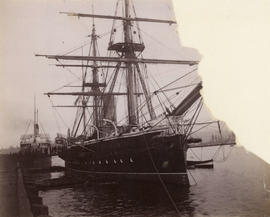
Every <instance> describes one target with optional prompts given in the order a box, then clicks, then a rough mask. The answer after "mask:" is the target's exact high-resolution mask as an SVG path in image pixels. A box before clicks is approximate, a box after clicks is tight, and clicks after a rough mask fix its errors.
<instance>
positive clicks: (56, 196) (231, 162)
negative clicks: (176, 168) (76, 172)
mask: <svg viewBox="0 0 270 217" xmlns="http://www.w3.org/2000/svg"><path fill="white" fill-rule="evenodd" d="M215 150H216V149H212V153H211V150H208V151H207V153H206V154H205V153H204V156H205V155H207V154H208V155H211V154H213V153H214V151H215ZM228 150H229V149H228ZM228 150H226V151H225V152H226V153H225V156H226V155H228V153H229V152H228ZM194 153H195V154H196V155H197V156H199V155H200V153H199V149H198V150H197V153H196V152H194ZM189 154H190V156H189V157H190V158H191V157H192V156H191V155H192V154H191V153H189ZM194 156H195V155H194V154H193V157H194ZM220 158H223V157H222V152H221V156H220ZM214 166H215V167H214V169H195V170H190V174H191V175H192V177H193V178H194V179H195V180H196V182H197V184H196V185H192V186H191V187H189V188H177V189H175V188H169V189H168V190H169V192H170V194H171V196H172V198H173V200H174V201H175V203H176V206H177V207H178V210H179V212H180V214H181V216H194V217H197V216H198V217H199V216H243V217H248V216H250V217H254V216H270V193H267V190H266V189H265V188H268V189H270V165H269V164H266V163H265V162H263V161H262V160H260V159H259V158H257V157H256V156H254V155H253V154H247V153H246V152H245V151H244V149H243V148H233V150H232V152H231V154H230V155H229V158H228V159H227V160H226V161H225V162H219V161H218V162H215V164H214ZM192 177H191V176H190V179H191V183H193V184H194V183H195V182H194V181H193V179H192ZM40 196H42V197H43V201H44V204H46V205H47V206H48V207H49V214H50V215H51V216H54V217H67V216H68V217H75V216H76V217H82V216H89V217H90V216H91V217H98V216H123V217H141V216H158V217H163V216H164V217H167V216H168V217H171V216H178V215H177V212H176V211H175V209H174V207H173V206H172V204H171V202H170V201H169V199H168V196H167V194H166V193H165V191H164V189H163V188H162V187H161V185H142V184H137V185H134V184H133V185H131V184H129V185H128V184H126V185H121V186H120V185H117V184H115V183H99V184H94V185H92V186H81V187H74V188H66V189H58V190H49V191H46V192H41V193H40Z"/></svg>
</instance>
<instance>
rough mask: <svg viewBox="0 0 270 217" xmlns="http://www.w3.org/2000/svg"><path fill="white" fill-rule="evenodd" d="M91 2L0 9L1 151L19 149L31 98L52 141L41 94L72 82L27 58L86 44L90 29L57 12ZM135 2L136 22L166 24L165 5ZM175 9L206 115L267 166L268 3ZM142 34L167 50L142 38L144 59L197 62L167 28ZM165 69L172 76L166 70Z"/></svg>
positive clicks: (194, 0)
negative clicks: (148, 20) (195, 66)
mask: <svg viewBox="0 0 270 217" xmlns="http://www.w3.org/2000/svg"><path fill="white" fill-rule="evenodd" d="M135 1H136V0H135ZM91 2H92V1H90V0H89V1H85V0H76V1H75V0H55V1H49V0H35V1H34V0H2V1H1V2H0V10H1V11H0V12H1V15H0V16H1V26H0V30H1V37H0V46H1V53H0V55H1V57H0V58H1V59H0V64H1V68H0V72H1V73H0V76H1V77H0V85H1V91H2V94H1V97H0V100H1V107H0V112H1V113H0V120H1V124H0V139H1V140H0V144H1V146H8V145H14V144H18V143H19V137H20V135H21V134H24V133H25V130H26V126H27V122H28V121H29V120H30V119H32V116H33V114H32V113H33V98H34V94H36V96H37V103H38V105H39V114H40V119H41V121H42V125H43V127H44V128H45V131H47V132H48V133H50V134H51V136H52V137H53V136H54V135H53V134H55V132H56V131H57V130H58V126H56V125H57V123H56V121H55V113H53V111H52V109H51V105H50V102H49V100H48V99H47V97H45V96H43V93H44V92H48V91H51V90H54V89H56V88H58V87H59V86H61V85H63V84H65V83H67V82H69V81H71V80H74V77H72V75H71V74H70V73H68V72H67V71H65V70H63V69H59V68H55V67H54V66H50V64H52V63H54V62H53V61H49V60H46V59H42V58H37V57H34V54H35V53H42V54H61V53H63V52H65V51H67V50H69V49H70V48H73V47H76V46H78V45H80V44H82V43H83V42H84V41H87V40H88V39H89V38H87V37H86V36H87V35H88V34H89V31H90V28H89V27H90V26H91V25H90V24H91V23H90V21H89V20H85V19H82V18H81V19H80V20H78V19H76V18H74V17H67V16H66V15H60V14H59V13H58V12H59V11H74V12H83V13H89V12H90V11H91ZM97 2H99V3H98V4H97ZM137 2H138V4H136V8H137V15H138V16H141V17H154V18H159V19H172V18H173V13H172V7H171V6H170V4H169V2H168V0H155V1H154V0H150V1H137ZM94 3H95V12H96V13H97V14H113V7H112V5H113V6H114V1H112V0H98V1H97V0H95V1H94ZM153 4H154V5H153ZM154 6H155V7H154ZM175 6H176V8H177V9H176V10H177V19H178V23H179V33H180V43H181V45H182V46H186V47H192V48H195V49H197V50H198V51H199V53H200V54H202V62H201V64H200V65H199V73H200V75H201V76H202V78H203V82H204V83H203V84H204V86H206V88H204V91H203V93H204V94H205V95H206V99H205V101H206V103H207V105H208V107H210V108H211V111H212V112H213V114H214V115H215V116H216V117H218V118H219V119H222V120H225V121H226V122H227V123H228V124H229V126H230V127H231V128H232V129H233V130H234V131H235V133H236V135H237V137H238V138H239V141H240V143H241V145H244V146H245V147H247V148H248V149H250V150H253V151H254V152H255V153H256V154H260V152H261V155H260V156H261V157H263V158H264V159H265V160H267V161H268V162H270V153H269V152H268V153H267V152H266V151H261V150H265V148H264V147H265V146H267V145H268V146H270V138H269V137H270V134H269V133H268V131H267V130H268V129H269V127H268V123H269V122H270V120H269V115H268V113H267V112H268V111H269V110H270V109H269V104H267V103H266V99H267V98H269V95H270V93H269V87H268V84H267V83H268V81H269V76H268V77H267V74H269V70H270V68H269V63H268V62H267V59H266V58H267V57H266V56H267V55H266V54H265V53H264V52H266V51H267V50H269V43H270V42H269V38H270V37H269V30H268V29H269V22H270V21H269V20H270V19H269V15H268V12H267V11H269V2H267V1H260V0H259V1H254V2H253V1H242V0H239V1H237V2H235V1H228V0H227V1H225V0H215V1H214V0H204V1H199V0H189V1H182V0H177V1H175ZM153 8H155V9H154V10H153ZM110 25H111V23H110V24H107V23H106V22H105V21H101V24H100V27H99V26H97V32H98V33H100V34H102V33H106V32H107V31H108V28H109V27H110ZM155 25H157V24H155ZM101 27H102V28H101ZM141 27H142V26H141ZM143 27H144V29H146V30H145V31H146V32H147V33H148V34H149V35H153V36H154V38H155V39H158V40H159V42H162V43H164V44H165V45H166V47H167V48H165V46H163V45H162V43H159V42H151V41H152V39H151V36H149V35H143V36H144V41H145V43H149V44H150V45H153V46H150V48H149V49H148V50H147V51H146V54H145V56H147V55H148V57H150V58H151V57H157V58H169V57H170V58H175V59H179V57H180V58H185V57H191V56H193V57H194V56H196V55H197V54H196V51H195V50H188V52H187V54H186V52H185V54H183V52H181V51H183V48H181V46H180V43H179V42H177V33H176V31H175V30H174V27H171V26H168V25H161V26H160V25H157V26H156V27H152V26H151V25H149V24H145V25H144V26H143ZM168 33H169V34H168ZM104 39H105V42H100V47H102V46H103V45H106V43H107V41H108V40H107V41H106V37H104ZM175 39H176V40H175ZM100 41H101V40H100ZM151 43H152V44H151ZM154 45H155V46H154ZM181 49H182V50H181ZM185 51H186V50H185ZM156 54H158V55H156ZM162 55H163V56H162ZM163 69H164V68H163ZM171 69H172V71H173V67H172V68H171ZM174 75H175V72H174ZM156 76H158V75H156ZM159 76H160V79H161V80H164V79H165V80H164V82H165V81H169V80H168V79H169V78H170V77H171V76H173V72H172V74H170V76H167V74H166V75H165V76H164V75H159ZM166 79H167V80H166ZM165 83H166V82H165ZM68 114H69V115H70V113H67V112H66V111H63V116H64V117H65V116H67V115H68ZM67 122H68V120H67ZM58 124H59V125H60V128H61V130H62V131H63V133H66V131H65V127H64V126H63V124H61V121H60V120H59V117H58ZM61 125H62V126H61ZM263 127H264V128H263ZM268 136H269V137H268ZM262 138H263V142H258V139H262Z"/></svg>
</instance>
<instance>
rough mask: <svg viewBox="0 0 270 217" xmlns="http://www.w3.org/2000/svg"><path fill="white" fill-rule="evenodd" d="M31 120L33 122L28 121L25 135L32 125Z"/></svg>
mask: <svg viewBox="0 0 270 217" xmlns="http://www.w3.org/2000/svg"><path fill="white" fill-rule="evenodd" d="M31 122H32V121H31V120H30V121H29V122H28V125H27V127H26V131H25V133H24V135H26V134H27V132H28V130H29V127H30V124H31Z"/></svg>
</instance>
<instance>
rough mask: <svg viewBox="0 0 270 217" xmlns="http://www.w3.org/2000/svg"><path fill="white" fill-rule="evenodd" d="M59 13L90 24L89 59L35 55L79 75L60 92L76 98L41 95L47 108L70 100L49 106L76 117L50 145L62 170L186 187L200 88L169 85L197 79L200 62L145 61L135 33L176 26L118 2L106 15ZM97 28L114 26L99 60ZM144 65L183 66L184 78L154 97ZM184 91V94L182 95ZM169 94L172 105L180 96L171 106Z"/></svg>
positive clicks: (142, 45) (139, 35)
mask: <svg viewBox="0 0 270 217" xmlns="http://www.w3.org/2000/svg"><path fill="white" fill-rule="evenodd" d="M111 2H112V1H110V2H109V3H111ZM60 13H61V14H66V15H68V16H74V17H78V18H90V19H89V20H90V21H91V31H90V35H89V43H88V45H89V50H88V53H87V55H83V54H82V55H72V54H71V53H72V51H71V52H68V53H66V54H64V55H51V54H36V56H39V57H45V58H48V59H52V60H55V61H56V63H55V66H56V67H63V68H64V69H80V70H81V74H82V76H81V81H80V84H79V85H77V86H76V85H75V86H72V85H66V86H65V87H69V89H70V88H79V91H63V92H59V91H52V92H48V93H45V95H47V96H48V97H49V98H50V100H51V98H52V96H60V97H69V98H70V99H72V98H73V99H74V98H75V99H74V104H72V105H53V106H54V107H66V108H67V107H68V108H75V109H76V115H75V118H74V122H73V127H72V128H69V129H68V130H67V135H65V136H64V135H61V134H58V136H57V137H56V139H55V142H56V144H58V145H62V146H64V147H65V148H64V149H63V150H62V151H61V152H60V153H59V156H60V157H61V158H62V159H63V160H64V161H65V165H66V170H67V171H70V172H73V173H75V174H78V175H86V176H89V177H91V178H94V179H95V178H96V179H106V180H107V179H108V180H118V181H122V180H135V181H143V182H160V181H162V182H163V183H166V184H176V185H189V179H188V174H187V173H188V172H187V156H186V154H187V150H188V148H189V144H195V143H199V142H201V139H200V138H195V137H193V134H192V129H193V127H194V125H195V123H196V120H197V118H198V116H199V114H200V111H201V109H202V105H203V103H202V97H201V94H200V90H201V88H202V83H201V82H200V81H198V82H195V83H194V82H189V83H186V84H184V85H182V86H180V87H179V86H178V87H175V86H173V84H174V83H175V82H177V81H179V80H181V79H184V78H185V77H187V76H189V75H190V74H191V73H194V72H196V70H197V67H198V63H199V60H198V59H195V58H194V59H190V58H186V59H162V58H161V59H155V58H145V57H144V56H143V54H144V50H145V49H147V44H145V43H144V41H143V38H142V31H143V30H142V29H141V28H140V24H141V23H151V24H152V23H154V24H155V25H169V26H172V28H175V24H176V21H175V20H164V19H157V18H148V17H146V18H144V17H138V16H137V15H136V11H135V5H134V3H133V1H131V0H121V1H120V0H118V1H116V6H115V11H114V14H112V15H107V14H106V15H102V14H95V13H94V12H93V11H92V13H90V14H88V13H77V12H60ZM99 20H105V21H108V22H111V23H112V27H111V29H109V31H108V32H109V35H110V37H109V41H108V46H107V47H106V50H107V55H100V52H99V47H98V40H99V39H100V38H101V36H100V35H98V34H97V26H98V25H97V22H98V21H99ZM173 26H174V27H173ZM160 30H161V31H162V29H160ZM148 65H156V66H157V67H159V66H160V65H163V66H164V65H182V66H184V68H185V69H186V72H184V73H179V74H180V77H177V78H173V77H172V78H171V82H169V83H167V84H166V85H164V84H163V85H159V84H157V85H156V86H155V89H154V90H153V88H150V85H149V75H148V74H149V72H148V70H147V69H148V67H147V66H148ZM171 86H173V87H172V88H170V87H171ZM184 88H189V89H188V91H186V92H185V94H181V93H182V92H181V91H179V90H180V89H181V90H182V89H184ZM171 91H172V92H173V94H172V95H173V97H179V96H180V99H179V98H177V99H178V103H177V104H176V105H174V104H173V103H171V97H172V95H171V96H169V95H168V92H171ZM162 97H163V98H162ZM191 108H192V109H191ZM120 116H122V117H121V118H120Z"/></svg>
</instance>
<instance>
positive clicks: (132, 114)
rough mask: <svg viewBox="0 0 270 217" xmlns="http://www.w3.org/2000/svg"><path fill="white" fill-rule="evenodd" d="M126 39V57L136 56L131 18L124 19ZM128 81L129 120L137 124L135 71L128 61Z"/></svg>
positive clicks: (126, 8)
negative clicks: (133, 47)
mask: <svg viewBox="0 0 270 217" xmlns="http://www.w3.org/2000/svg"><path fill="white" fill-rule="evenodd" d="M125 17H126V18H129V17H130V12H129V0H125ZM123 22H124V40H125V46H127V48H128V49H126V52H125V54H124V56H125V58H127V59H128V58H135V55H134V51H133V49H132V46H130V45H131V44H132V38H131V34H130V33H131V23H130V20H124V21H123ZM125 64H126V68H127V70H126V73H127V76H126V82H127V99H128V121H129V124H130V125H136V124H138V119H137V116H136V108H137V105H136V104H137V103H136V99H135V95H134V92H135V89H136V87H135V83H134V75H135V73H134V71H133V68H132V63H128V62H126V63H125Z"/></svg>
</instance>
